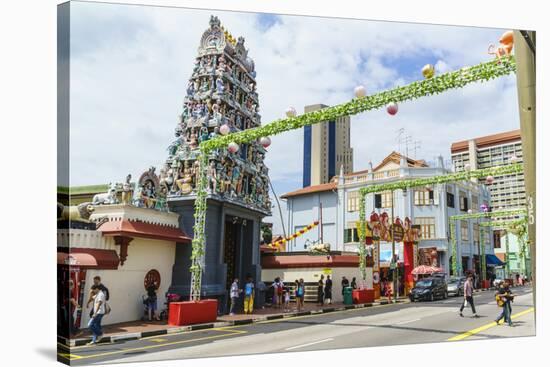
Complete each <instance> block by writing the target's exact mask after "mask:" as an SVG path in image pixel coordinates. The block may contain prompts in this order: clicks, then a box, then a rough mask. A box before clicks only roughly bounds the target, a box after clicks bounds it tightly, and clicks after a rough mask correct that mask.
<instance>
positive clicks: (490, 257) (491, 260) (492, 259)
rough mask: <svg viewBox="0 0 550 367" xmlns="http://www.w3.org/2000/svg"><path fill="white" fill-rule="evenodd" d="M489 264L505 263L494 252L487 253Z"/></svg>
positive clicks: (500, 264) (498, 264)
mask: <svg viewBox="0 0 550 367" xmlns="http://www.w3.org/2000/svg"><path fill="white" fill-rule="evenodd" d="M485 259H486V261H487V265H488V266H502V265H504V264H505V263H504V262H503V261H501V260H500V259H499V258H498V257H496V256H495V255H493V254H488V255H485Z"/></svg>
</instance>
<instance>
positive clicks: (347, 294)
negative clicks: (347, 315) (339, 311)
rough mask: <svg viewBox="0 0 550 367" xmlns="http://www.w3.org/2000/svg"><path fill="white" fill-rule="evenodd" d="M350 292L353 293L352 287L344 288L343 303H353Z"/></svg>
mask: <svg viewBox="0 0 550 367" xmlns="http://www.w3.org/2000/svg"><path fill="white" fill-rule="evenodd" d="M352 293H353V288H351V287H346V288H344V304H345V305H352V304H353V297H352Z"/></svg>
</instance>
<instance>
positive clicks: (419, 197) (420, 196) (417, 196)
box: [414, 190, 434, 205]
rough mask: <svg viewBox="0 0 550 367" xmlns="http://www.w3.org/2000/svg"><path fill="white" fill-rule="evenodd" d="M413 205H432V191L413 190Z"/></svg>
mask: <svg viewBox="0 0 550 367" xmlns="http://www.w3.org/2000/svg"><path fill="white" fill-rule="evenodd" d="M414 205H434V192H433V190H414Z"/></svg>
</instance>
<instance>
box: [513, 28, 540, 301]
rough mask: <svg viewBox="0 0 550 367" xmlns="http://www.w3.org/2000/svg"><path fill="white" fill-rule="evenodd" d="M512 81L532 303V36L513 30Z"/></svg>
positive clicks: (533, 157) (534, 152)
mask: <svg viewBox="0 0 550 367" xmlns="http://www.w3.org/2000/svg"><path fill="white" fill-rule="evenodd" d="M514 44H515V48H516V50H515V57H516V65H517V66H516V67H517V71H516V78H517V88H518V103H519V122H520V128H521V147H522V150H523V173H524V177H525V193H526V197H527V215H528V222H527V235H528V243H529V253H530V255H531V276H532V277H533V302H534V304H536V297H537V293H536V242H537V241H536V179H535V178H536V156H535V154H536V89H535V86H536V85H535V83H536V60H535V50H536V34H535V32H533V31H514Z"/></svg>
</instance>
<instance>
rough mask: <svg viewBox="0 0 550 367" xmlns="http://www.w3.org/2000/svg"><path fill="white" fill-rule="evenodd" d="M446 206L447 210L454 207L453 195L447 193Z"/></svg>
mask: <svg viewBox="0 0 550 367" xmlns="http://www.w3.org/2000/svg"><path fill="white" fill-rule="evenodd" d="M447 206H448V207H449V208H454V207H455V195H454V194H451V193H450V192H448V193H447Z"/></svg>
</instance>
